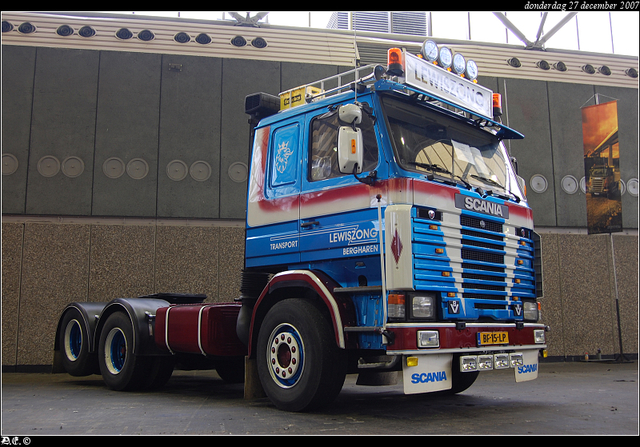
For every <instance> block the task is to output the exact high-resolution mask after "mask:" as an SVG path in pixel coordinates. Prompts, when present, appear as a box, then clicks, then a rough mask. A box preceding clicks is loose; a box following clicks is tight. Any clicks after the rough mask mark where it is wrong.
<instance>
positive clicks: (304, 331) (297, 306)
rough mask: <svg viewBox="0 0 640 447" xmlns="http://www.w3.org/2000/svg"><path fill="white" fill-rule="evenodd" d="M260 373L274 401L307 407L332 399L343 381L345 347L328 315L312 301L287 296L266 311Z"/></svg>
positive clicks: (290, 406)
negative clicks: (340, 344)
mask: <svg viewBox="0 0 640 447" xmlns="http://www.w3.org/2000/svg"><path fill="white" fill-rule="evenodd" d="M257 364H258V374H259V377H260V382H261V383H262V387H263V389H264V391H265V393H266V394H267V396H268V397H269V399H271V401H272V402H273V403H274V404H275V405H276V406H277V407H278V408H280V409H282V410H287V411H308V410H312V409H315V408H318V407H320V406H321V405H324V404H327V403H329V402H331V401H333V400H334V399H335V398H336V396H337V395H338V393H340V390H341V389H342V385H343V384H344V379H345V377H346V371H347V361H346V352H345V351H343V350H342V349H340V348H339V347H338V346H336V342H335V339H334V336H333V330H332V327H331V325H330V324H329V322H328V321H327V319H326V318H325V317H324V316H323V315H322V313H321V312H320V311H319V310H318V309H317V308H316V307H315V306H314V305H313V304H312V303H310V302H308V301H306V300H302V299H287V300H284V301H281V302H279V303H277V304H276V305H275V306H273V308H271V309H270V310H269V312H268V313H267V315H266V317H265V319H264V321H263V323H262V325H261V327H260V332H259V335H258V347H257Z"/></svg>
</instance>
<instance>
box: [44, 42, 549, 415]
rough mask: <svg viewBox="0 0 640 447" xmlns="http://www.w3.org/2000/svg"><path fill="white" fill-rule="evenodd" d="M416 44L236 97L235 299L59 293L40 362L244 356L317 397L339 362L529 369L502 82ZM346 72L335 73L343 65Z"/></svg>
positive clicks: (466, 374)
mask: <svg viewBox="0 0 640 447" xmlns="http://www.w3.org/2000/svg"><path fill="white" fill-rule="evenodd" d="M476 77H477V66H476V65H475V63H474V62H473V61H472V60H468V61H467V60H465V59H464V56H463V55H462V54H459V53H455V54H453V52H451V50H450V49H449V48H447V47H446V46H438V45H437V44H435V43H434V42H433V41H430V40H428V41H426V42H425V43H424V44H423V47H422V52H421V54H419V55H417V56H416V55H413V54H410V53H408V52H407V51H406V50H402V49H398V48H393V49H390V50H389V61H388V66H387V67H383V66H380V65H377V66H368V67H362V68H357V69H355V70H352V71H350V72H347V73H343V74H341V75H338V76H335V77H332V78H326V79H322V80H319V81H317V82H314V83H312V84H308V85H303V86H299V87H296V88H294V89H291V90H289V91H286V92H283V93H281V94H280V95H279V97H276V96H272V95H269V94H266V93H256V94H252V95H249V96H247V97H246V99H245V111H246V112H247V113H248V114H249V115H250V116H251V120H250V123H252V125H251V132H252V141H253V150H252V156H251V166H250V174H249V180H248V191H247V214H246V243H245V267H244V270H243V271H242V273H241V274H242V286H241V291H240V296H239V297H232V298H233V299H232V300H230V301H233V302H229V303H222V304H220V303H215V304H212V303H204V302H203V301H204V298H205V297H203V296H198V295H189V294H185V295H176V294H169V293H167V294H155V295H150V296H145V297H136V298H119V299H116V300H113V301H111V302H108V303H71V304H69V305H68V306H67V307H66V308H65V309H64V311H63V312H62V315H61V317H60V322H59V325H58V331H57V335H56V345H55V356H54V366H55V368H54V370H56V371H67V372H68V373H70V374H73V375H86V374H93V373H100V374H102V376H103V378H104V381H105V382H106V384H107V385H108V386H109V387H111V388H113V389H119V390H124V389H140V388H149V387H158V386H162V385H163V384H164V383H166V381H167V380H168V379H169V378H170V376H171V373H172V371H173V369H174V368H175V367H176V366H178V367H181V366H184V365H187V367H215V368H216V369H217V371H218V372H219V374H220V376H221V377H222V378H223V379H225V380H230V381H241V380H243V374H244V373H245V365H246V366H247V367H248V368H247V371H246V373H250V372H251V371H254V372H255V373H256V376H257V377H258V378H259V383H260V386H261V387H262V389H263V390H264V393H265V394H266V396H268V397H269V399H270V400H271V401H272V402H273V403H274V405H276V406H277V407H278V408H281V409H283V410H287V411H303V410H310V409H313V408H317V407H318V406H321V405H325V404H328V403H330V402H331V401H333V399H334V398H335V397H336V396H337V395H338V393H339V392H340V390H341V388H342V386H343V383H344V380H345V377H346V375H347V374H354V373H358V374H359V377H360V379H359V380H361V382H362V383H368V384H371V383H389V381H388V378H389V377H390V376H391V377H400V378H401V380H402V383H403V387H404V392H405V393H407V394H414V393H427V392H436V391H437V392H445V393H459V392H461V391H464V390H465V389H467V388H468V387H469V386H471V385H472V384H473V382H474V381H475V380H476V378H477V376H478V374H479V373H480V372H484V371H492V370H500V369H511V370H513V374H514V379H515V381H517V382H520V381H527V380H532V379H535V378H536V377H537V372H538V359H539V356H540V355H546V347H547V346H546V340H545V331H546V330H547V327H546V326H545V325H544V324H542V323H541V322H540V320H541V313H540V303H539V298H540V297H541V296H542V263H541V247H540V238H539V237H538V236H537V234H536V233H535V232H534V229H533V216H532V211H531V208H530V207H529V206H528V204H527V199H526V195H525V188H524V182H523V181H522V179H521V178H519V177H518V175H517V173H516V172H515V168H514V163H513V160H512V159H511V157H510V156H509V154H508V153H507V150H506V148H505V146H504V144H503V141H504V140H505V139H520V138H523V135H522V134H520V133H518V132H517V131H515V130H513V129H510V128H509V127H507V126H505V125H503V124H502V123H501V120H500V117H499V115H500V114H501V111H500V110H501V109H500V97H499V95H496V94H494V93H493V92H492V91H490V90H488V89H486V88H484V87H482V86H480V85H478V84H477V82H476ZM345 79H346V80H348V81H346V82H345V81H344V80H345Z"/></svg>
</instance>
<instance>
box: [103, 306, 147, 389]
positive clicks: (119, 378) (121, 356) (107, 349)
mask: <svg viewBox="0 0 640 447" xmlns="http://www.w3.org/2000/svg"><path fill="white" fill-rule="evenodd" d="M151 360H152V358H151V357H142V356H135V355H133V327H132V323H131V320H130V319H129V317H128V316H127V315H126V314H124V313H123V312H115V313H113V314H111V315H110V316H109V317H108V318H107V320H106V321H105V324H104V326H103V328H102V331H101V332H100V343H99V347H98V364H99V365H100V373H101V374H102V379H103V380H104V382H105V383H106V384H107V386H108V387H109V388H111V389H112V390H117V391H132V390H138V389H141V388H143V386H142V382H143V380H144V379H145V376H146V375H147V374H148V373H149V372H150V370H151V364H150V362H151Z"/></svg>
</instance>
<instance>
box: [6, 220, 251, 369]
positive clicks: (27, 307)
mask: <svg viewBox="0 0 640 447" xmlns="http://www.w3.org/2000/svg"><path fill="white" fill-rule="evenodd" d="M243 248H244V228H239V227H237V226H236V227H234V226H212V225H207V226H194V225H180V226H177V225H163V224H155V223H151V224H149V223H140V224H118V223H115V224H109V223H100V224H92V223H63V224H58V223H48V222H24V223H10V222H4V223H3V224H2V260H3V261H2V278H3V281H2V316H3V318H2V364H3V365H47V364H51V362H52V358H53V357H52V352H53V351H52V348H53V343H54V335H55V329H56V324H57V320H58V318H59V316H60V312H61V311H62V309H63V308H64V306H65V305H66V304H67V303H70V302H74V301H79V302H96V301H109V300H111V299H114V298H118V297H135V296H140V295H145V294H149V293H155V292H182V293H204V294H206V295H207V296H208V298H207V302H219V301H226V302H228V301H233V299H234V298H236V297H237V296H238V295H239V292H238V291H239V288H240V271H241V269H242V267H243V265H244V263H243Z"/></svg>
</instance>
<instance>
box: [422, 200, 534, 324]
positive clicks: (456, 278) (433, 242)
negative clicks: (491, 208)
mask: <svg viewBox="0 0 640 447" xmlns="http://www.w3.org/2000/svg"><path fill="white" fill-rule="evenodd" d="M425 217H426V216H425V215H424V213H420V212H418V213H416V216H415V217H414V222H413V231H414V238H413V255H414V283H415V287H416V289H417V290H431V291H436V292H437V291H440V292H442V297H443V301H444V300H447V299H449V297H447V296H446V293H447V292H455V294H456V295H455V299H457V300H459V299H460V298H463V299H464V300H465V301H466V305H465V306H464V312H465V314H464V315H462V314H458V315H448V314H447V312H448V311H447V306H446V305H443V306H442V309H443V313H445V315H444V318H445V319H461V318H464V319H466V320H471V321H473V320H487V319H492V320H513V319H514V318H517V317H515V316H514V311H513V308H512V307H511V306H510V305H509V301H510V300H512V299H513V298H512V297H513V296H517V297H519V298H520V299H522V298H530V299H531V298H535V297H536V279H537V278H536V273H535V269H534V268H535V266H534V264H536V262H537V260H536V259H535V256H536V255H535V253H534V252H535V248H536V247H535V246H536V245H537V244H536V243H535V242H534V239H533V238H534V236H533V232H532V231H531V230H525V232H524V233H522V234H521V233H520V229H516V228H512V227H510V228H509V232H510V233H511V232H513V231H514V230H515V231H516V234H517V236H518V239H515V238H513V237H508V238H507V237H506V234H505V233H504V231H505V225H506V224H504V223H502V222H500V221H497V220H492V218H491V217H490V216H488V217H487V218H478V217H476V216H474V215H469V214H465V213H464V211H463V214H461V215H460V220H459V222H460V230H459V231H460V232H459V235H460V236H459V237H460V251H459V254H460V255H459V257H457V256H456V255H455V253H458V252H457V250H455V251H454V250H453V247H447V246H446V244H445V241H444V240H443V238H442V233H440V236H438V235H436V232H433V231H430V229H429V225H432V224H434V223H435V224H438V225H440V226H443V227H445V225H446V224H443V222H442V220H441V219H442V218H441V216H438V217H436V218H435V220H429V219H428V218H425ZM451 230H452V229H451V228H448V229H447V230H444V228H443V232H444V231H446V233H447V235H448V236H452V232H451ZM515 243H518V244H519V245H517V247H516V246H515V245H514V244H515ZM437 247H442V248H444V249H445V250H446V254H449V256H451V257H449V256H435V255H434V253H435V248H437ZM518 260H521V262H522V263H521V264H518ZM460 269H461V270H462V273H459V272H460ZM447 271H449V272H451V271H453V273H450V274H447ZM452 299H453V298H452ZM518 318H521V317H518Z"/></svg>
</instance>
